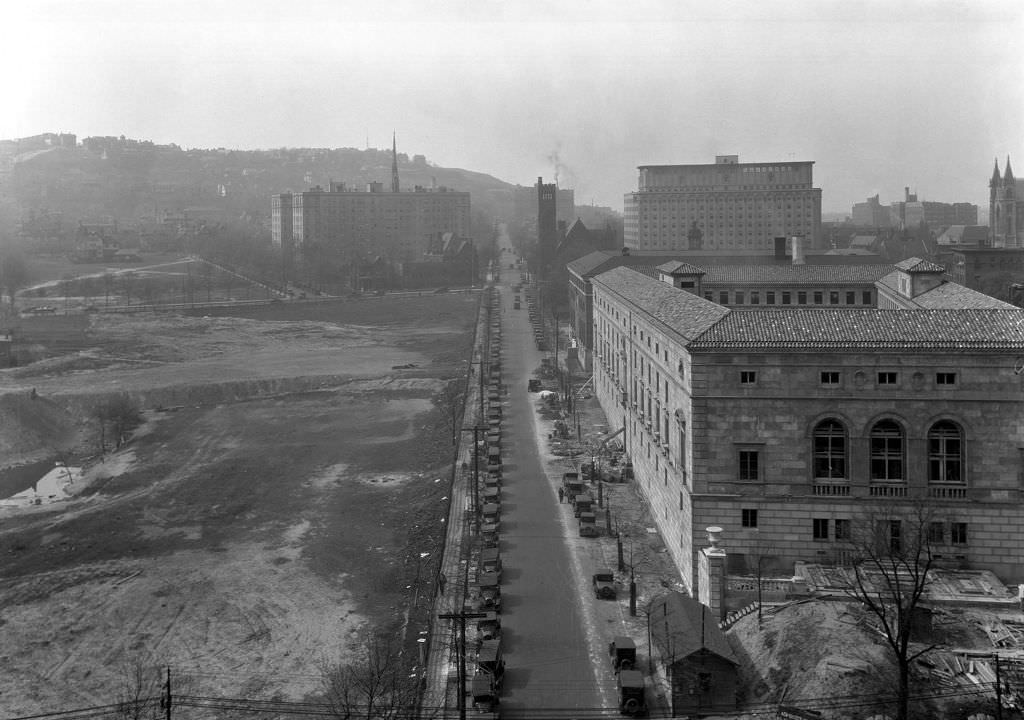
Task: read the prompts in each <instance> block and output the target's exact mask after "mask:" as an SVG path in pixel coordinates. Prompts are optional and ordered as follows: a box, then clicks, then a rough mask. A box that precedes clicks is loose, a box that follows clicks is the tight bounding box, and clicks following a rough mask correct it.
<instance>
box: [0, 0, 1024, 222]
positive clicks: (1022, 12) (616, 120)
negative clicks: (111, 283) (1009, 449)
mask: <svg viewBox="0 0 1024 720" xmlns="http://www.w3.org/2000/svg"><path fill="white" fill-rule="evenodd" d="M2 18H3V27H4V29H3V31H2V37H0V60H2V61H3V67H4V75H3V77H4V80H3V85H4V87H5V89H6V92H5V93H4V95H3V101H2V104H0V138H13V137H23V136H27V135H33V134H37V133H40V132H55V131H59V130H63V131H67V132H74V133H77V134H78V135H79V137H80V138H81V137H85V136H88V135H122V134H123V135H126V136H128V137H133V138H139V139H152V140H155V141H157V142H175V143H178V144H179V145H182V146H183V147H229V148H239V149H253V148H272V147H282V146H313V147H359V148H362V147H365V146H366V144H367V140H368V141H369V144H370V146H371V147H387V146H390V143H391V131H392V130H395V131H396V132H397V133H398V143H399V149H400V150H401V151H403V152H407V153H409V154H410V155H412V154H415V153H422V154H424V155H426V156H427V158H428V160H430V161H431V162H434V163H437V164H439V165H443V166H449V167H463V168H467V169H471V170H478V171H482V172H487V173H490V174H492V175H495V176H496V177H498V178H501V179H502V180H506V181H508V182H513V183H519V184H523V185H530V184H532V183H533V182H535V180H536V178H537V176H539V175H543V176H544V178H545V180H546V181H549V180H550V179H551V178H553V177H554V176H555V173H556V160H555V158H556V157H557V162H558V169H557V172H558V181H559V185H560V186H562V187H572V188H575V190H576V201H577V203H580V204H583V203H589V202H591V201H593V202H595V203H596V204H599V205H611V206H612V207H614V208H616V209H618V210H621V209H622V195H623V193H625V192H628V191H630V190H632V189H634V188H635V187H636V183H637V172H636V166H637V165H641V164H673V163H705V162H713V161H714V156H715V155H716V154H738V155H739V156H740V161H741V162H773V161H785V160H813V161H815V163H816V164H815V172H814V178H815V185H816V186H817V187H821V188H822V191H823V193H822V194H823V202H822V204H823V208H824V209H825V210H826V211H830V210H840V211H846V212H849V209H850V205H851V204H852V203H853V202H856V201H860V200H863V199H864V198H866V197H867V196H869V195H873V194H875V193H876V192H878V193H881V196H882V197H881V199H882V201H883V202H890V201H894V200H897V199H899V198H900V197H902V193H903V187H904V186H906V185H909V186H911V188H912V189H913V190H916V191H917V192H918V193H919V195H920V197H921V199H926V200H938V201H943V202H952V201H971V202H976V203H982V204H984V205H985V206H986V209H987V203H988V189H987V181H988V178H989V176H990V175H991V172H992V161H993V158H994V157H995V156H996V155H998V156H999V158H1000V165H1001V166H1002V164H1003V163H1004V162H1005V158H1006V156H1007V154H1009V155H1011V156H1012V157H1013V159H1014V160H1015V161H1016V163H1017V166H1016V167H1017V172H1018V174H1019V175H1021V176H1024V2H1019V1H1018V0H965V1H963V2H939V1H927V2H903V1H901V0H888V1H886V2H857V1H856V0H850V1H844V2H828V1H825V0H809V1H806V2H804V1H796V0H794V1H789V2H771V1H765V0H761V1H755V2H722V1H718V0H709V1H705V2H686V1H685V0H630V1H629V2H625V1H624V0H617V1H616V2H596V1H587V0H561V1H559V2H536V1H533V2H531V1H527V0H522V1H520V2H512V1H510V0H509V1H503V2H496V1H493V0H466V1H462V0H449V1H447V2H436V1H435V2H430V1H428V0H418V1H416V2H408V1H406V0H396V1H392V2H388V1H387V0H380V1H379V2H369V1H359V2H353V1H349V0H306V1H304V2H280V1H279V0H278V1H274V2H267V1H264V0H204V1H203V2H198V1H196V0H161V1H160V2H152V1H151V0H23V1H22V2H18V3H17V4H16V5H15V4H12V5H10V6H8V5H6V4H5V7H4V12H3V15H2ZM339 179H341V178H339ZM382 179H385V178H382Z"/></svg>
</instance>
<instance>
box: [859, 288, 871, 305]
mask: <svg viewBox="0 0 1024 720" xmlns="http://www.w3.org/2000/svg"><path fill="white" fill-rule="evenodd" d="M861 298H862V302H863V303H864V304H865V305H871V303H872V298H871V291H870V290H864V291H863V292H862V293H861Z"/></svg>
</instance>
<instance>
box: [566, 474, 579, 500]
mask: <svg viewBox="0 0 1024 720" xmlns="http://www.w3.org/2000/svg"><path fill="white" fill-rule="evenodd" d="M562 489H563V490H565V498H566V500H568V501H569V502H572V501H573V500H575V499H576V496H577V495H579V494H580V493H582V492H583V482H582V481H581V480H580V474H579V473H578V472H567V473H562Z"/></svg>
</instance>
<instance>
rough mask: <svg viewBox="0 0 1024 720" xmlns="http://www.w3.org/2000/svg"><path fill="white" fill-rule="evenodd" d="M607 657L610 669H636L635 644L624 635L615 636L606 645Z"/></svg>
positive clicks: (616, 670) (617, 670)
mask: <svg viewBox="0 0 1024 720" xmlns="http://www.w3.org/2000/svg"><path fill="white" fill-rule="evenodd" d="M608 655H609V656H611V659H612V669H613V670H615V672H619V671H620V670H632V669H633V668H634V667H636V643H635V642H633V640H632V638H628V637H626V636H625V635H616V636H615V637H613V638H612V641H611V642H610V643H608Z"/></svg>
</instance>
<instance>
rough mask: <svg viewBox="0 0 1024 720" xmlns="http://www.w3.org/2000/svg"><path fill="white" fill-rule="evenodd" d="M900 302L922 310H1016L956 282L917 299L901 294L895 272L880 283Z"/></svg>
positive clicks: (942, 285) (937, 288) (879, 282)
mask: <svg viewBox="0 0 1024 720" xmlns="http://www.w3.org/2000/svg"><path fill="white" fill-rule="evenodd" d="M878 284H879V285H880V286H882V287H884V288H886V289H887V290H889V294H890V295H892V296H894V297H898V298H899V301H900V302H902V303H905V304H906V305H910V306H912V307H914V308H917V309H921V310H1015V309H1016V306H1014V305H1011V304H1010V303H1007V302H1003V301H1002V300H998V299H996V298H994V297H992V296H991V295H986V294H985V293H980V292H978V291H977V290H971V289H970V288H969V287H964V286H963V285H960V284H958V283H955V282H945V283H942V284H941V285H939V286H937V287H934V288H932V289H931V290H927V291H925V292H923V293H921V294H920V295H918V296H917V297H915V298H907V297H904V296H903V295H901V294H900V289H899V273H898V272H895V271H893V272H892V273H890V274H889V275H886V276H885V277H884V278H882V279H881V280H879V281H878Z"/></svg>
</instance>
